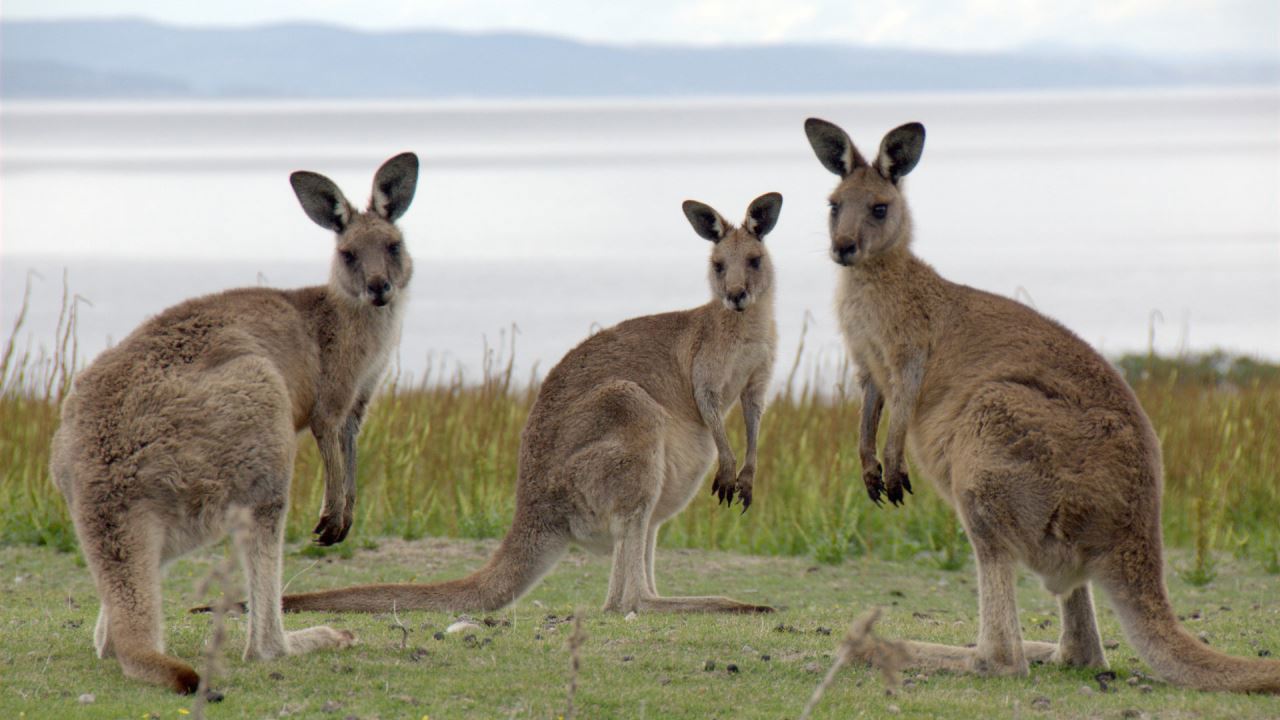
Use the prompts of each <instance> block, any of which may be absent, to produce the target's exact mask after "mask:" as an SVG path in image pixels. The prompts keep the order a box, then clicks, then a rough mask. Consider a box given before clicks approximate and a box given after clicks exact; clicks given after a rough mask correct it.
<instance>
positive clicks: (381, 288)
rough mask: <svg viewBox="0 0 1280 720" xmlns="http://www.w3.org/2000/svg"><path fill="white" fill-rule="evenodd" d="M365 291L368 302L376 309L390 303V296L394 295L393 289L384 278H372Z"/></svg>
mask: <svg viewBox="0 0 1280 720" xmlns="http://www.w3.org/2000/svg"><path fill="white" fill-rule="evenodd" d="M365 291H366V293H367V294H368V296H369V302H371V303H373V304H374V306H376V307H382V306H384V305H386V304H387V303H389V302H391V296H392V294H394V292H395V288H393V287H392V286H391V283H390V282H388V281H387V280H386V279H385V278H374V279H373V280H370V281H369V283H368V286H367V287H366V288H365Z"/></svg>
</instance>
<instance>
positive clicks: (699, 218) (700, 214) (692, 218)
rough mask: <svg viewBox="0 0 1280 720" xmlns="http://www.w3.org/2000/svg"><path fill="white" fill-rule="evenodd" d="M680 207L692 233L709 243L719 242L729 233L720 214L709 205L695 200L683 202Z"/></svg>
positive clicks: (727, 225) (726, 224)
mask: <svg viewBox="0 0 1280 720" xmlns="http://www.w3.org/2000/svg"><path fill="white" fill-rule="evenodd" d="M680 207H681V209H683V210H684V216H685V217H687V218H689V224H690V225H692V226H693V231H694V232H696V233H698V234H699V235H701V236H702V237H704V238H706V239H708V240H710V241H711V242H720V241H721V240H723V239H724V236H725V235H726V234H727V233H728V232H729V223H727V222H725V221H724V218H722V217H720V213H718V212H716V211H715V210H713V209H711V206H710V205H704V204H703V203H700V202H698V201H697V200H685V201H684V204H682V205H681V206H680Z"/></svg>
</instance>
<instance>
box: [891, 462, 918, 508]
mask: <svg viewBox="0 0 1280 720" xmlns="http://www.w3.org/2000/svg"><path fill="white" fill-rule="evenodd" d="M903 490H906V491H907V492H909V493H911V494H912V495H914V494H915V493H914V492H911V478H909V477H907V473H906V471H905V470H892V471H890V472H889V479H888V481H887V482H886V483H885V495H887V496H888V497H889V503H890V504H892V505H902V504H903V499H904V496H903V494H902V491H903Z"/></svg>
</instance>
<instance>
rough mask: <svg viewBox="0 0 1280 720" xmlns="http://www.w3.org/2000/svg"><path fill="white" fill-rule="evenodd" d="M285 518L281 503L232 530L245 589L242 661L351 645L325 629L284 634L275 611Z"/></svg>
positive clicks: (343, 634)
mask: <svg viewBox="0 0 1280 720" xmlns="http://www.w3.org/2000/svg"><path fill="white" fill-rule="evenodd" d="M284 513H285V504H284V502H283V501H282V502H281V503H279V504H273V505H269V506H266V507H262V508H259V509H258V510H257V511H256V512H254V513H253V516H252V521H251V522H248V523H242V524H241V525H239V526H238V528H235V529H233V531H232V532H233V539H234V542H235V545H236V549H237V551H238V552H239V554H240V561H241V564H242V565H243V566H244V571H245V579H246V580H247V582H248V585H249V592H248V596H249V637H248V639H247V641H246V643H245V651H244V658H245V659H246V660H270V659H274V658H278V657H282V656H285V655H302V654H305V653H309V652H312V651H314V650H323V649H328V648H346V647H350V646H352V645H354V644H355V635H353V634H351V633H350V632H348V631H346V630H335V629H333V628H331V627H328V626H326V625H318V626H316V627H310V628H306V629H305V630H294V631H291V632H285V629H284V619H283V618H282V616H281V610H280V595H281V592H282V590H281V584H280V577H281V574H282V567H281V564H282V558H283V552H284V520H285V517H284Z"/></svg>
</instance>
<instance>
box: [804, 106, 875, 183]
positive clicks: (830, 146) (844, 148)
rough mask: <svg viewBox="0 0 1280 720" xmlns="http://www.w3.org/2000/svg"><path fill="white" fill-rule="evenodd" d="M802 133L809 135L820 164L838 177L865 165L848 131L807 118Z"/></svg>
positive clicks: (847, 174) (825, 122)
mask: <svg viewBox="0 0 1280 720" xmlns="http://www.w3.org/2000/svg"><path fill="white" fill-rule="evenodd" d="M804 134H805V135H807V136H809V144H810V145H812V146H813V152H814V154H815V155H817V156H818V160H819V161H820V162H821V163H822V166H823V167H825V168H826V169H828V170H830V171H831V172H833V173H835V174H837V175H839V176H840V177H848V176H849V173H851V172H853V171H854V170H857V169H858V168H860V167H866V166H867V161H866V160H864V159H862V155H861V154H859V153H858V148H856V147H854V146H853V141H852V140H850V139H849V135H848V133H846V132H845V131H844V130H841V129H840V128H839V127H837V126H836V125H833V124H831V123H829V122H827V121H826V120H819V119H818V118H809V119H808V120H805V121H804Z"/></svg>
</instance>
